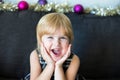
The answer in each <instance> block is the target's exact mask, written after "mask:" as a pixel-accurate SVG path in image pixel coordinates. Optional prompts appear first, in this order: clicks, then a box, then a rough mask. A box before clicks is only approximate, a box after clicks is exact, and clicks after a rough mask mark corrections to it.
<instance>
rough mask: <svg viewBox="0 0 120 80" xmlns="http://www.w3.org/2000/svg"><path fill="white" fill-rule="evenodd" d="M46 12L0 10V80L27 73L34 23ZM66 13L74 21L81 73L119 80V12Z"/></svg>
mask: <svg viewBox="0 0 120 80" xmlns="http://www.w3.org/2000/svg"><path fill="white" fill-rule="evenodd" d="M46 13H49V12H34V11H31V10H25V11H14V12H10V11H0V80H20V79H21V78H23V77H24V76H25V75H26V74H28V73H29V70H30V67H29V55H30V53H31V51H32V50H33V49H35V48H36V36H35V35H36V33H35V29H36V25H37V22H38V20H39V19H40V18H41V17H42V16H43V15H45V14H46ZM65 14H66V15H67V16H68V17H69V18H70V19H71V21H72V24H73V30H74V36H75V39H74V42H73V46H72V47H73V48H72V51H73V52H74V53H76V54H77V55H78V56H79V57H80V59H81V66H80V69H79V71H80V73H79V74H80V75H81V77H82V78H84V79H86V80H120V16H119V15H116V16H106V17H105V16H104V17H103V16H96V15H92V14H81V15H79V14H76V13H72V12H71V13H65Z"/></svg>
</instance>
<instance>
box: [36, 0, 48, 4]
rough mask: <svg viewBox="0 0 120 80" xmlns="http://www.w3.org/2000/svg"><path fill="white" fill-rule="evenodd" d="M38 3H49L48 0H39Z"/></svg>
mask: <svg viewBox="0 0 120 80" xmlns="http://www.w3.org/2000/svg"><path fill="white" fill-rule="evenodd" d="M38 3H39V4H40V5H45V4H47V1H46V0H39V1H38Z"/></svg>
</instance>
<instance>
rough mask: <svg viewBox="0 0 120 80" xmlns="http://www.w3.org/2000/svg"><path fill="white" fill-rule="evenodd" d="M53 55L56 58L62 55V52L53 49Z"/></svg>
mask: <svg viewBox="0 0 120 80" xmlns="http://www.w3.org/2000/svg"><path fill="white" fill-rule="evenodd" d="M52 53H53V54H54V55H56V56H58V55H60V54H61V51H60V50H59V49H52Z"/></svg>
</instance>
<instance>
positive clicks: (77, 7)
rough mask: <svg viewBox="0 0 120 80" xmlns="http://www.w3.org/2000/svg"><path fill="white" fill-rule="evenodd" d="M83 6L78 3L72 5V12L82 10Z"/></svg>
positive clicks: (80, 11)
mask: <svg viewBox="0 0 120 80" xmlns="http://www.w3.org/2000/svg"><path fill="white" fill-rule="evenodd" d="M83 10H84V9H83V6H82V5H80V4H76V5H75V6H74V12H75V13H82V12H83Z"/></svg>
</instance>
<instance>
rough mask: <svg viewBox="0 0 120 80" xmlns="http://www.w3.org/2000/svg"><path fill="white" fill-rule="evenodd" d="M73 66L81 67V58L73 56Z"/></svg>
mask: <svg viewBox="0 0 120 80" xmlns="http://www.w3.org/2000/svg"><path fill="white" fill-rule="evenodd" d="M71 63H72V64H76V63H77V64H78V65H80V58H79V57H78V56H77V55H76V54H73V58H72V61H71Z"/></svg>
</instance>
